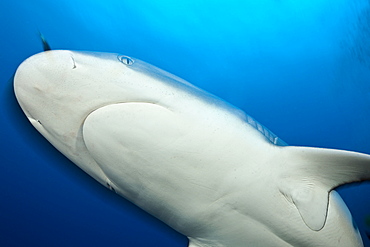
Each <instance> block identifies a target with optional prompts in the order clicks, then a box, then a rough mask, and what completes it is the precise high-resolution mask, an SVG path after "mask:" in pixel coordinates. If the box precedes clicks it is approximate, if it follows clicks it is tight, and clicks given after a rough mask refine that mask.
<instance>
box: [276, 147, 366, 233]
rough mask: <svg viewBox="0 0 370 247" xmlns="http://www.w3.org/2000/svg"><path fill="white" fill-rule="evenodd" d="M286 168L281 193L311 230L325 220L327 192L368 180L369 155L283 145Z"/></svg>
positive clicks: (321, 225) (319, 226) (280, 188)
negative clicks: (344, 185) (340, 186)
mask: <svg viewBox="0 0 370 247" xmlns="http://www.w3.org/2000/svg"><path fill="white" fill-rule="evenodd" d="M282 150H283V152H285V155H287V156H285V155H283V157H284V161H286V160H289V161H290V162H289V164H287V163H286V162H284V164H286V167H285V168H286V170H285V171H284V172H283V173H282V176H281V177H280V179H281V180H280V185H279V190H280V192H281V193H282V194H283V195H284V196H285V197H286V198H287V199H288V200H289V201H290V202H291V203H293V204H294V205H295V206H296V207H297V209H298V211H299V213H300V215H301V217H302V219H303V221H304V222H305V224H306V225H307V226H308V227H309V228H311V229H312V230H314V231H319V230H321V229H322V228H323V227H324V225H325V222H326V216H327V211H328V205H329V192H330V191H331V190H332V189H334V188H335V187H338V186H339V185H342V184H346V183H352V182H360V181H363V180H368V179H370V156H369V155H366V154H360V153H355V152H349V151H340V150H332V149H321V148H307V147H291V146H288V147H283V148H282Z"/></svg>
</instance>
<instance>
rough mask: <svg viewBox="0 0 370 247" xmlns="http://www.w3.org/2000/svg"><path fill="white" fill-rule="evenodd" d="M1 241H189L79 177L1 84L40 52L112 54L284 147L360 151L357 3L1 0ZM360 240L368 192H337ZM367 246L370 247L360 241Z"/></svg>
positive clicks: (367, 84) (367, 127) (362, 1)
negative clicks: (204, 94)
mask: <svg viewBox="0 0 370 247" xmlns="http://www.w3.org/2000/svg"><path fill="white" fill-rule="evenodd" d="M0 25H1V26H0V89H1V90H0V93H1V94H0V114H1V115H0V116H1V118H0V135H1V139H0V141H1V143H0V145H1V149H0V160H1V164H0V168H1V169H0V200H1V201H0V246H135V247H138V246H174V247H176V246H179V247H181V246H182V247H185V246H187V239H186V238H185V237H184V236H181V235H180V234H178V233H176V232H174V231H173V230H171V229H170V228H168V227H166V226H165V225H163V224H162V223H160V222H158V221H157V220H156V219H154V218H152V217H151V216H148V215H146V214H145V213H143V212H141V210H140V209H137V208H136V207H135V206H133V205H132V204H130V203H128V202H126V201H125V200H123V199H121V198H119V197H118V196H116V195H114V193H111V192H110V191H108V190H107V189H105V188H103V187H102V186H101V185H99V184H98V183H96V182H95V181H93V179H91V178H90V177H88V176H87V175H85V174H84V173H83V172H81V171H80V170H79V169H78V168H76V167H75V166H74V165H73V164H72V163H70V162H69V161H68V160H67V159H66V158H64V157H63V156H62V155H60V154H59V153H58V152H57V151H56V150H54V148H52V147H51V146H50V145H49V144H48V143H47V142H46V141H45V140H44V139H43V138H42V137H41V135H39V134H38V133H37V132H36V131H35V130H33V128H32V126H31V125H30V124H29V123H27V120H26V119H25V118H24V117H23V115H21V114H20V113H19V109H18V107H17V104H16V102H15V101H14V97H13V96H12V92H11V85H9V82H8V80H9V79H10V78H11V76H12V74H13V73H14V72H15V69H16V68H17V66H18V65H19V64H20V63H21V62H22V61H23V60H24V59H26V58H27V57H29V56H30V55H32V54H35V53H37V52H40V51H41V49H42V46H41V43H40V39H39V37H38V30H40V31H41V32H42V33H43V34H44V36H45V37H46V38H47V40H48V41H49V43H50V45H51V46H52V48H54V49H57V48H60V49H73V50H90V51H107V52H108V51H109V52H120V53H123V54H127V55H130V56H133V57H137V58H140V59H142V60H144V61H147V62H149V63H152V64H154V65H156V66H158V67H160V68H163V69H165V70H167V71H169V72H171V73H173V74H176V75H178V76H180V77H182V78H184V79H186V80H188V81H190V82H192V83H193V84H195V85H197V86H199V87H201V88H203V89H206V90H207V91H210V92H212V93H214V94H216V95H218V96H220V97H221V98H224V99H226V100H227V101H229V102H231V103H233V104H234V105H236V106H238V107H240V108H242V109H243V110H245V111H246V112H247V113H248V114H250V115H251V116H253V117H254V118H256V119H257V120H259V122H261V123H262V124H264V125H265V126H267V127H268V128H269V129H271V130H272V131H273V132H275V133H276V134H277V135H278V136H279V137H281V138H282V139H283V140H285V141H286V142H287V143H289V144H291V145H305V146H317V147H330V148H339V149H346V150H353V151H360V152H365V153H368V154H370V141H369V139H370V45H369V44H370V2H369V1H368V0H301V1H295V0H258V1H255V0H239V1H238V0H218V1H217V0H216V1H215V0H203V1H200V0H186V1H178V0H167V1H166V0H157V1H153V0H135V1H129V0H127V1H126V0H104V1H103V0H100V1H86V0H80V1H72V0H59V1H47V0H33V1H29V0H2V1H1V2H0ZM339 192H340V193H341V195H342V196H343V198H344V199H345V202H346V203H347V205H348V206H349V208H350V210H351V212H352V214H353V216H354V217H355V219H356V222H357V224H358V225H359V227H360V229H361V231H362V232H361V233H362V234H364V232H365V230H367V231H370V226H366V224H365V219H366V217H369V215H370V185H369V183H363V184H361V185H356V186H351V187H347V186H346V187H345V188H341V189H339ZM364 241H365V242H366V245H367V246H370V243H369V240H368V239H367V238H366V236H364Z"/></svg>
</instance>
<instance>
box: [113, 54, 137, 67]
mask: <svg viewBox="0 0 370 247" xmlns="http://www.w3.org/2000/svg"><path fill="white" fill-rule="evenodd" d="M117 58H118V60H119V61H120V62H121V63H123V64H124V65H133V64H134V60H133V59H132V58H130V57H128V56H125V55H118V56H117Z"/></svg>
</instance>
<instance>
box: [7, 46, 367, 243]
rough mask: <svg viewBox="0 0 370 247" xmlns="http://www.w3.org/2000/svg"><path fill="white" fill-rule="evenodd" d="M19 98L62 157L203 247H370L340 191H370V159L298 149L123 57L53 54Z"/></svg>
mask: <svg viewBox="0 0 370 247" xmlns="http://www.w3.org/2000/svg"><path fill="white" fill-rule="evenodd" d="M14 87H15V93H16V96H17V99H18V101H19V104H20V105H21V107H22V109H23V111H24V112H25V114H26V115H27V117H28V119H29V120H30V122H31V123H32V124H33V125H34V127H35V128H36V129H37V130H38V131H39V132H40V133H41V134H42V135H43V136H44V137H45V138H46V139H48V140H49V141H50V142H51V143H52V144H53V145H54V146H55V147H56V148H57V149H58V150H59V151H60V152H62V153H63V154H64V155H65V156H67V157H68V158H69V159H70V160H72V161H73V162H74V163H75V164H76V165H78V166H79V167H80V168H81V169H83V170H84V171H85V172H87V173H88V174H89V175H91V176H92V177H94V178H95V179H96V180H97V181H99V182H100V183H101V184H103V185H104V186H106V187H108V188H110V189H111V190H113V191H115V192H116V193H118V194H119V195H121V196H123V197H125V198H127V199H128V200H130V201H132V202H133V203H135V204H136V205H138V206H139V207H141V208H142V209H144V210H145V211H147V212H149V213H150V214H152V215H154V216H155V217H157V218H159V219H160V220H162V221H164V222H165V223H167V224H168V225H170V226H171V227H173V228H174V229H176V230H177V231H179V232H180V233H182V234H184V235H186V236H188V237H189V240H190V243H189V246H191V247H201V246H209V247H218V246H220V247H221V246H222V247H226V246H227V247H242V246H243V247H244V246H263V247H268V246H273V247H280V246H281V247H283V246H300V247H302V246H315V247H316V246H325V247H328V246H343V247H344V246H345V247H348V246H362V241H361V238H360V236H359V233H358V231H357V229H356V228H355V227H354V225H353V222H352V218H351V216H350V214H349V212H348V209H347V208H346V206H345V205H344V203H343V202H342V200H341V198H340V197H339V195H338V194H337V193H336V192H335V191H334V190H333V188H335V187H337V186H339V185H341V184H344V183H350V182H356V181H362V180H368V179H370V156H368V155H365V154H360V153H354V152H348V151H339V150H329V149H316V148H305V147H291V146H286V145H285V143H284V142H283V141H281V140H280V139H279V138H278V137H276V136H275V135H274V134H272V133H271V132H270V131H268V130H267V129H266V128H264V127H263V126H261V125H260V124H258V123H257V122H255V121H254V120H253V119H252V118H251V117H249V116H248V115H246V114H245V113H244V112H242V111H241V110H239V109H237V108H235V107H233V106H232V105H230V104H228V103H226V102H224V101H222V100H221V99H219V98H217V97H215V96H213V95H211V94H209V93H207V92H205V91H202V90H200V89H198V88H196V87H194V86H193V85H191V84H190V83H188V82H186V81H184V80H182V79H180V78H177V77H175V76H173V75H171V74H169V73H167V72H164V71H162V70H160V69H158V68H156V67H154V66H151V65H149V64H147V63H145V62H142V61H140V60H137V59H132V58H129V57H126V56H120V55H118V54H109V53H86V52H72V51H47V52H43V53H40V54H37V55H34V56H32V57H31V58H29V59H27V60H26V61H25V62H23V63H22V64H21V65H20V66H19V68H18V70H17V72H16V75H15V79H14ZM123 245H124V243H123Z"/></svg>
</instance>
